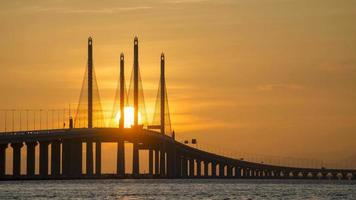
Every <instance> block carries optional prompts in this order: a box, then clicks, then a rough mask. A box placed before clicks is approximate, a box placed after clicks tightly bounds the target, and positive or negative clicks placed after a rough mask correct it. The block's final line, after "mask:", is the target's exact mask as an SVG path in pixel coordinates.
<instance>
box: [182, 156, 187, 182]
mask: <svg viewBox="0 0 356 200" xmlns="http://www.w3.org/2000/svg"><path fill="white" fill-rule="evenodd" d="M182 176H183V177H184V178H186V177H188V160H187V157H182Z"/></svg>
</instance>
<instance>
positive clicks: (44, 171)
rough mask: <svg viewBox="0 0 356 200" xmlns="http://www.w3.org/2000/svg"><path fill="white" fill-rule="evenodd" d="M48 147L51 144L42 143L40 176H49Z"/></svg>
mask: <svg viewBox="0 0 356 200" xmlns="http://www.w3.org/2000/svg"><path fill="white" fill-rule="evenodd" d="M48 145H49V142H47V141H45V142H40V176H42V177H45V176H47V175H48Z"/></svg>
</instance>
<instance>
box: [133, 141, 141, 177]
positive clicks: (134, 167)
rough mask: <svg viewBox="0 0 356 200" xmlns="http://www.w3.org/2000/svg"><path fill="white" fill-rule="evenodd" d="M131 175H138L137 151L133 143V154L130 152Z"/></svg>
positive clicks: (136, 146)
mask: <svg viewBox="0 0 356 200" xmlns="http://www.w3.org/2000/svg"><path fill="white" fill-rule="evenodd" d="M132 158H133V159H132V175H134V176H138V175H139V174H140V171H139V170H140V167H139V166H140V163H139V162H140V158H139V149H138V144H137V143H133V152H132Z"/></svg>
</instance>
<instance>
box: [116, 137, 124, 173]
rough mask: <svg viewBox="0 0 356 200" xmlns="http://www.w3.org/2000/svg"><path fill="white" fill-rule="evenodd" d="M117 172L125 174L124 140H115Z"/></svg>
mask: <svg viewBox="0 0 356 200" xmlns="http://www.w3.org/2000/svg"><path fill="white" fill-rule="evenodd" d="M117 174H118V175H120V176H125V143H124V140H119V141H118V142H117Z"/></svg>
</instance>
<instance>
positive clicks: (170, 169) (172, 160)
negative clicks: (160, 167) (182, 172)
mask: <svg viewBox="0 0 356 200" xmlns="http://www.w3.org/2000/svg"><path fill="white" fill-rule="evenodd" d="M166 149H167V170H166V171H167V175H168V178H175V177H176V170H177V169H176V148H175V146H174V144H170V145H168V146H167V148H166Z"/></svg>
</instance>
